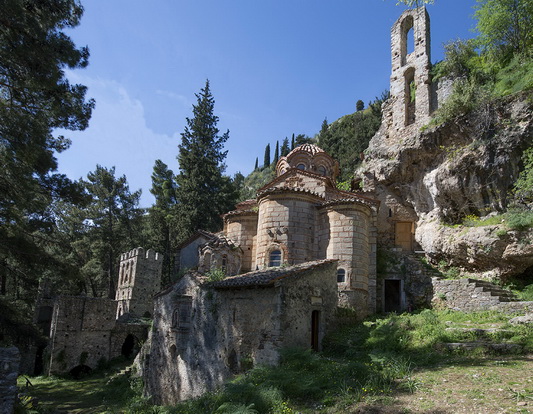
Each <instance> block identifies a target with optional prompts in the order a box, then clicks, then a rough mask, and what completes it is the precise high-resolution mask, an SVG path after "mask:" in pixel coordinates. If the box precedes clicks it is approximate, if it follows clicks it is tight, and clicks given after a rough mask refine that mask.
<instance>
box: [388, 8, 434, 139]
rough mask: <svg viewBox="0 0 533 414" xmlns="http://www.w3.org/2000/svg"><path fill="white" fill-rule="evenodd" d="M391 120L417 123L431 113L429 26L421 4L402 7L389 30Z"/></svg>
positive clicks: (403, 124) (395, 125) (398, 124)
mask: <svg viewBox="0 0 533 414" xmlns="http://www.w3.org/2000/svg"><path fill="white" fill-rule="evenodd" d="M391 53H392V74H391V80H390V93H391V97H392V98H393V100H394V101H393V104H392V123H393V129H394V130H396V131H398V130H401V129H404V128H405V127H408V126H409V125H416V126H420V125H423V124H425V123H427V121H428V120H429V116H430V114H431V110H432V105H431V77H430V74H429V70H430V68H431V55H430V25H429V15H428V13H427V11H426V8H425V7H419V8H416V9H410V10H406V11H405V12H403V13H402V15H401V16H400V18H399V19H398V20H397V21H396V23H395V24H394V25H393V26H392V29H391Z"/></svg>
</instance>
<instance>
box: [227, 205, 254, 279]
mask: <svg viewBox="0 0 533 414" xmlns="http://www.w3.org/2000/svg"><path fill="white" fill-rule="evenodd" d="M226 234H227V236H228V238H229V239H231V240H233V241H234V242H235V243H236V244H237V246H240V248H241V249H242V261H241V271H242V272H249V271H251V270H254V269H255V254H256V249H255V241H256V239H257V237H256V234H257V213H253V212H251V213H247V214H239V215H236V216H229V217H227V219H226Z"/></svg>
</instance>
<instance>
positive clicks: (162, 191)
mask: <svg viewBox="0 0 533 414" xmlns="http://www.w3.org/2000/svg"><path fill="white" fill-rule="evenodd" d="M150 192H151V193H152V194H153V195H154V197H155V204H154V205H152V207H150V208H149V209H148V222H149V224H150V225H149V229H148V245H149V247H150V248H152V249H154V250H155V251H156V252H159V253H162V254H163V269H162V276H161V278H162V282H163V285H167V284H168V283H170V279H171V273H172V269H173V268H174V259H175V257H174V256H175V255H174V254H173V252H174V251H175V250H176V247H177V243H178V240H177V234H176V228H177V227H178V223H177V222H178V220H179V219H178V214H177V199H176V184H175V182H174V173H173V172H172V170H170V169H169V168H168V166H167V165H166V164H165V163H164V162H163V161H161V160H156V161H155V165H154V169H153V172H152V188H151V189H150Z"/></svg>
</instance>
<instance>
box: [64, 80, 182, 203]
mask: <svg viewBox="0 0 533 414" xmlns="http://www.w3.org/2000/svg"><path fill="white" fill-rule="evenodd" d="M69 79H70V80H71V81H72V82H76V83H81V84H84V85H87V86H88V88H89V91H88V94H87V95H88V96H89V97H92V98H94V99H95V100H96V108H95V110H94V111H93V115H92V118H91V120H90V123H89V128H87V129H86V130H85V131H81V132H74V133H73V132H70V131H66V132H65V131H64V132H63V133H64V134H65V135H66V136H68V137H71V138H72V146H71V148H69V149H68V150H67V151H65V152H64V153H62V154H59V155H58V159H59V170H60V172H63V173H65V174H67V175H68V176H69V177H71V178H73V179H77V178H80V177H85V176H86V175H87V173H88V172H89V171H94V169H95V168H96V164H100V165H102V166H105V167H108V168H110V167H112V166H115V167H116V175H118V176H120V175H126V177H127V179H128V183H129V185H130V189H131V190H132V191H135V190H137V189H139V188H142V190H143V195H142V198H141V206H143V207H148V206H150V205H151V204H152V202H153V198H152V195H151V194H150V192H149V189H150V187H151V178H150V176H151V174H152V168H153V166H154V162H155V160H156V159H161V160H163V162H165V163H167V164H168V165H169V168H171V169H172V170H174V172H176V171H177V161H176V159H175V157H176V155H177V153H178V149H177V145H178V143H179V140H178V136H169V135H165V134H158V133H155V132H154V131H153V130H151V129H150V128H149V127H148V126H147V123H146V119H145V113H144V108H143V104H142V102H141V101H140V100H138V99H134V98H132V97H131V96H130V94H129V93H128V91H127V90H126V88H125V87H124V86H123V85H121V84H120V83H119V82H117V81H114V80H108V79H101V78H96V79H93V78H90V77H86V76H83V75H80V74H79V73H69ZM176 96H179V95H176Z"/></svg>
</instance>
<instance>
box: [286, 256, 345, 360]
mask: <svg viewBox="0 0 533 414" xmlns="http://www.w3.org/2000/svg"><path fill="white" fill-rule="evenodd" d="M283 282H284V283H283V284H282V285H281V290H282V294H281V297H282V306H283V308H282V311H281V321H280V322H281V328H280V331H281V334H282V343H281V345H282V347H300V348H308V347H309V346H310V343H311V335H312V326H311V322H312V313H313V312H314V311H316V312H318V316H319V322H318V345H319V349H321V347H322V339H323V338H324V336H325V335H326V333H327V332H328V328H331V326H332V325H333V320H334V317H335V310H336V308H337V303H338V293H337V262H330V263H327V264H324V265H321V266H320V267H317V268H314V269H310V270H308V271H306V272H305V274H303V273H302V275H301V276H297V277H291V278H287V279H286V280H284V281H283ZM278 350H279V349H278ZM278 350H276V351H278Z"/></svg>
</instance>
